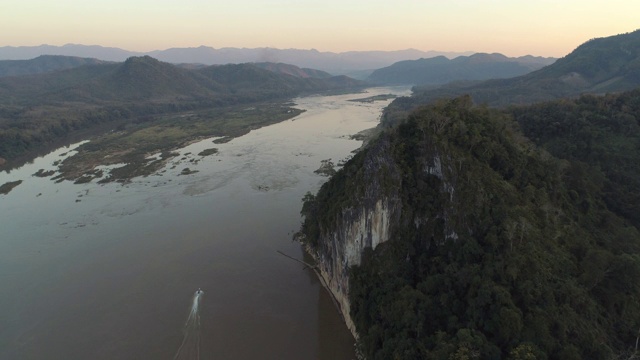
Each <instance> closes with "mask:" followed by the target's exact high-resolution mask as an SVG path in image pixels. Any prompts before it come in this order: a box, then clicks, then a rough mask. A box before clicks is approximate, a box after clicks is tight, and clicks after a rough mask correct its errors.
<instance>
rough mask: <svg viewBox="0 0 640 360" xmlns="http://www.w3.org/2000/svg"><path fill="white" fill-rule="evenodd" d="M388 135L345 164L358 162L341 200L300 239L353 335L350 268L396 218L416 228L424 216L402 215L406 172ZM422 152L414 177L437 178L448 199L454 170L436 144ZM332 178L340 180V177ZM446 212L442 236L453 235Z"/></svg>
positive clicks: (388, 232) (346, 179) (385, 235)
mask: <svg viewBox="0 0 640 360" xmlns="http://www.w3.org/2000/svg"><path fill="white" fill-rule="evenodd" d="M391 137H392V134H389V133H387V134H384V135H383V136H382V137H381V138H380V139H378V140H377V141H374V142H373V143H372V144H371V145H370V146H369V147H368V148H366V149H365V150H364V151H363V153H362V154H360V156H362V159H361V161H362V163H361V164H358V165H357V166H356V165H354V164H351V165H347V167H348V166H351V167H357V168H358V169H359V172H358V173H355V174H353V173H352V174H350V175H345V177H344V179H343V180H342V181H344V182H346V185H343V186H342V189H345V188H347V189H350V190H347V193H346V194H342V195H343V200H344V201H342V202H341V203H340V204H339V205H338V206H337V210H336V211H334V212H333V213H332V214H331V215H330V218H329V221H325V222H322V221H320V220H318V219H312V221H318V222H319V224H318V228H319V231H318V236H317V239H305V240H306V241H305V240H303V241H305V243H306V244H307V245H308V246H307V250H308V252H309V253H311V254H312V255H313V256H314V258H315V259H316V261H317V264H318V270H319V272H320V273H321V276H322V277H323V278H324V282H325V285H326V286H327V287H328V289H329V290H330V291H331V293H332V294H333V296H334V298H335V300H336V302H337V304H338V306H339V307H340V310H341V312H342V314H343V316H344V319H345V322H346V323H347V326H348V327H349V329H350V330H351V332H352V333H353V334H354V336H356V337H357V332H356V329H355V326H354V323H353V321H352V319H351V316H350V303H349V268H350V267H352V266H354V265H360V264H361V261H362V257H363V254H364V252H365V250H366V249H371V250H375V249H376V247H377V246H378V245H380V244H382V243H384V242H386V241H389V240H390V239H391V238H392V232H393V230H394V229H396V228H397V227H398V226H399V225H401V224H400V223H401V222H408V223H409V224H410V226H413V227H415V228H419V227H421V226H422V225H423V224H425V223H426V222H427V220H428V219H425V218H424V217H423V214H419V213H416V212H415V211H413V210H410V213H409V214H403V197H404V200H405V201H406V196H407V195H406V194H404V195H403V176H405V175H406V174H403V169H402V160H401V159H397V158H396V156H395V155H394V149H393V146H392V139H391ZM422 153H423V154H422V156H420V157H419V159H420V160H419V161H420V164H419V165H418V168H419V169H420V171H419V173H418V174H416V176H417V177H420V178H422V177H433V178H437V179H438V181H437V182H438V184H439V185H440V186H439V187H440V192H442V193H444V194H446V196H445V197H446V198H449V199H450V200H452V199H453V196H454V186H453V183H452V182H451V181H448V180H446V178H447V177H448V175H449V174H451V173H452V172H453V170H454V169H452V168H451V167H450V166H446V165H443V159H442V156H441V155H440V154H439V152H438V151H437V150H436V149H435V148H433V147H431V148H424V149H422ZM347 170H348V169H347ZM343 175H344V174H343ZM332 181H337V182H341V179H334V180H332ZM322 191H323V190H321V192H322ZM325 192H331V191H330V190H329V191H327V190H325ZM331 201H334V200H331ZM319 211H320V212H326V209H321V210H319ZM449 212H450V211H449V210H447V207H443V212H442V213H441V214H438V215H437V217H439V218H442V219H444V232H445V236H444V239H457V237H458V235H457V234H456V231H455V230H454V229H453V228H451V226H449V221H446V218H447V217H448V213H449ZM305 235H308V234H305ZM310 240H312V241H310Z"/></svg>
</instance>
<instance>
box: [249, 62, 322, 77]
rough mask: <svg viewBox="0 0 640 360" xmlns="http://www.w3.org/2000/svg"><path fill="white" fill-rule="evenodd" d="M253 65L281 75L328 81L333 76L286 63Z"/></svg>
mask: <svg viewBox="0 0 640 360" xmlns="http://www.w3.org/2000/svg"><path fill="white" fill-rule="evenodd" d="M253 65H255V66H257V67H259V68H262V69H266V70H269V71H273V72H276V73H279V74H287V75H293V76H296V77H301V78H318V79H326V78H330V77H331V76H332V75H331V74H329V73H328V72H326V71H322V70H316V69H308V68H299V67H297V66H295V65H290V64H284V63H270V62H262V63H253Z"/></svg>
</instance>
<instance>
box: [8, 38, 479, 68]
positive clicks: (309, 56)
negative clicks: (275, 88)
mask: <svg viewBox="0 0 640 360" xmlns="http://www.w3.org/2000/svg"><path fill="white" fill-rule="evenodd" d="M471 54H473V52H469V51H467V52H440V51H420V50H416V49H407V50H398V51H348V52H342V53H335V52H321V51H318V50H315V49H311V50H303V49H276V48H220V49H215V48H212V47H208V46H200V47H191V48H171V49H166V50H155V51H150V52H135V51H128V50H123V49H119V48H113V47H102V46H97V45H91V46H88V45H77V44H67V45H63V46H52V45H40V46H18V47H16V46H4V47H0V59H4V60H26V59H32V58H35V57H38V56H40V55H65V56H78V57H86V58H96V59H100V60H105V61H124V60H126V59H127V58H129V57H131V56H143V55H149V56H151V57H154V58H156V59H158V60H160V61H165V62H170V63H175V64H193V63H197V64H203V65H223V64H239V63H248V62H274V63H277V62H284V63H287V64H292V65H296V66H298V67H301V68H312V69H319V70H323V71H327V72H329V73H331V74H334V75H338V74H348V73H350V72H355V71H362V70H373V69H379V68H381V67H385V66H389V65H391V64H393V63H395V62H398V61H401V60H409V59H419V58H430V57H435V56H446V57H451V58H452V57H456V56H460V55H471Z"/></svg>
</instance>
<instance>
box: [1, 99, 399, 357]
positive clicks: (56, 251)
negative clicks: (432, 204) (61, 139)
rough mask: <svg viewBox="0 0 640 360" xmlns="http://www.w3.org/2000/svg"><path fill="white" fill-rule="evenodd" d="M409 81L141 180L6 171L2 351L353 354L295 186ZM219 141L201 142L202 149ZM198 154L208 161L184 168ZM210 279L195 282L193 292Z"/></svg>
mask: <svg viewBox="0 0 640 360" xmlns="http://www.w3.org/2000/svg"><path fill="white" fill-rule="evenodd" d="M386 93H395V94H398V95H408V94H409V90H408V89H407V88H372V89H368V93H366V94H348V95H336V96H312V97H304V98H298V99H295V100H294V102H295V103H296V107H298V108H301V109H304V110H306V111H305V112H304V113H302V114H301V115H299V116H297V117H295V118H294V119H292V120H288V121H285V122H282V123H278V124H275V125H272V126H268V127H264V128H260V129H257V130H253V131H251V132H250V133H249V134H247V135H245V136H242V137H239V138H236V139H233V140H232V141H230V142H228V143H224V144H213V143H212V139H206V140H203V141H200V142H198V143H194V144H191V145H189V146H187V147H185V148H183V149H180V150H179V152H180V154H181V156H178V157H177V158H176V159H175V160H174V161H172V162H170V163H169V164H168V165H167V167H166V168H165V169H164V170H163V171H161V172H160V173H158V174H155V175H152V176H149V177H143V178H136V179H134V180H133V181H132V182H131V183H129V184H126V185H122V184H116V183H110V184H104V185H99V184H96V183H88V184H72V183H70V182H62V183H55V182H53V181H52V180H50V179H49V178H40V177H35V176H32V174H34V173H35V172H37V171H38V170H39V169H45V170H55V169H56V167H55V166H54V165H53V163H54V162H55V161H56V160H60V159H63V158H64V157H65V156H69V155H71V154H73V149H74V148H75V147H76V146H77V144H76V145H72V146H69V147H66V148H61V149H57V150H55V151H53V152H51V153H50V154H48V155H46V156H43V157H40V158H38V159H35V160H34V161H33V163H30V164H27V165H24V166H23V167H21V168H19V169H15V170H12V171H10V172H9V173H7V172H2V173H0V184H4V183H6V182H8V181H15V180H23V183H22V184H20V185H19V186H17V187H16V188H14V189H13V190H12V191H11V192H10V193H9V194H8V195H0V229H1V231H0V359H16V360H21V359H353V358H355V355H354V339H353V337H352V336H351V334H350V333H349V331H348V330H347V328H346V326H345V325H344V324H343V323H342V319H341V318H340V315H339V314H338V312H337V310H336V309H335V307H334V306H333V304H332V302H331V298H330V296H329V294H328V293H327V292H326V291H325V290H324V289H323V288H322V286H321V284H320V283H319V281H318V279H317V278H316V277H315V275H314V274H313V272H312V271H310V270H309V269H304V268H303V265H302V264H300V263H297V262H295V261H293V260H291V259H288V258H286V257H284V256H282V255H280V254H279V253H278V252H277V251H281V252H283V253H285V254H288V255H290V256H292V257H294V258H298V259H302V258H303V255H304V254H303V252H302V250H301V247H300V245H299V244H297V243H295V242H292V240H291V237H292V234H293V232H294V231H296V230H297V229H298V227H299V225H300V215H299V211H300V208H301V199H302V197H303V195H304V194H305V193H306V192H307V191H312V192H315V191H316V190H317V189H318V188H319V187H320V185H321V184H322V183H323V182H324V181H326V179H327V178H326V177H323V176H321V175H319V174H316V173H314V170H316V169H318V168H319V167H320V165H321V161H322V160H326V159H331V160H332V161H333V162H334V163H336V164H337V163H338V162H339V161H340V160H343V159H345V158H347V157H349V156H350V154H351V152H352V151H353V150H354V149H357V148H358V147H359V146H360V144H361V142H359V141H355V140H351V139H350V138H349V135H352V134H355V133H357V132H359V131H361V130H364V129H367V128H371V127H374V126H375V125H376V124H377V123H378V121H379V116H380V113H381V110H382V108H383V107H384V106H386V105H387V104H388V103H389V101H376V102H374V103H359V102H350V101H347V100H349V99H357V98H363V97H368V96H372V95H376V94H386ZM212 147H215V148H218V153H217V154H214V155H209V156H206V157H201V156H198V155H197V154H198V153H199V152H200V151H202V150H204V149H207V148H212ZM185 167H188V168H189V169H190V170H196V171H198V172H196V173H192V174H189V175H181V174H180V173H181V171H182V170H183V169H184V168H185ZM198 289H201V292H197V290H198Z"/></svg>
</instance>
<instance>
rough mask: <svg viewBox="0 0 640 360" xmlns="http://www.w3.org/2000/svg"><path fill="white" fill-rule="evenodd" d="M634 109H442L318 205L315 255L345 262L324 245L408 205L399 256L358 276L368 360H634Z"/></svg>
mask: <svg viewBox="0 0 640 360" xmlns="http://www.w3.org/2000/svg"><path fill="white" fill-rule="evenodd" d="M638 104H640V92H638V91H634V92H630V93H624V94H621V95H615V96H614V95H610V96H607V97H593V96H588V97H583V98H581V99H578V100H575V101H567V100H563V101H559V102H556V103H546V104H539V105H533V106H530V107H521V108H518V109H512V110H505V111H498V110H491V109H488V108H486V107H474V106H472V105H471V99H470V98H469V97H462V98H457V99H454V100H450V101H442V102H437V103H436V104H433V105H431V106H428V107H421V108H419V109H417V110H415V111H414V112H412V113H411V114H410V115H409V116H407V117H406V118H405V119H404V120H403V121H401V122H400V123H399V124H398V125H396V126H395V127H393V128H391V129H388V130H386V131H385V132H384V133H383V134H382V135H381V136H380V137H379V138H378V139H377V140H376V141H374V142H372V143H371V144H370V145H369V146H368V147H367V148H366V149H365V150H364V151H362V152H361V153H359V154H357V155H356V156H354V158H353V159H352V160H350V161H349V162H348V163H347V164H346V165H345V166H344V168H343V169H342V170H340V171H339V172H338V174H336V175H335V176H334V177H333V178H332V179H331V180H330V181H329V182H327V183H326V184H325V185H323V186H322V188H321V189H320V191H319V192H318V194H317V196H315V197H313V196H308V197H307V198H306V200H307V201H306V202H305V205H304V207H303V214H304V215H305V216H306V217H305V221H304V224H303V227H302V231H303V233H304V234H305V235H306V236H305V237H304V238H306V239H308V243H309V244H310V245H311V246H312V247H313V248H316V249H326V248H336V244H330V243H328V244H324V243H321V242H323V241H328V242H331V241H337V240H335V239H339V237H333V236H330V234H334V233H340V231H343V229H342V230H341V229H336V226H338V225H337V224H339V222H337V221H336V220H337V219H338V218H340V216H343V217H345V218H346V219H349V216H348V214H351V213H353V211H354V209H359V208H361V207H363V206H364V207H365V208H366V206H367V205H366V204H371V203H376V201H377V200H380V199H389V198H392V199H399V201H400V203H401V205H399V206H398V207H397V208H398V209H400V210H399V213H398V214H397V217H395V216H390V218H388V219H384V220H385V221H389V222H390V225H389V226H390V228H391V230H390V232H391V235H390V238H389V239H388V241H387V242H384V243H382V244H380V245H378V247H377V248H376V249H375V251H372V250H371V248H368V250H365V253H364V256H363V260H362V263H361V264H360V265H359V266H354V267H352V268H351V271H350V273H349V274H350V275H349V283H350V292H349V299H350V302H351V318H352V319H353V321H354V323H355V325H356V329H357V331H358V333H359V335H360V336H359V341H358V343H359V347H360V349H361V351H362V353H363V354H364V355H365V357H366V358H367V359H472V358H478V359H614V358H617V359H622V358H624V359H627V358H632V357H631V355H632V354H634V353H635V344H636V341H637V336H638V329H639V328H640V302H639V301H638V299H639V296H640V232H639V231H638V228H637V226H638V224H639V221H638V215H637V214H638V213H639V212H638V208H637V207H638V203H640V202H639V201H638V195H639V194H640V191H639V189H640V187H639V186H638V185H639V183H638V179H640V167H638V164H640V122H639V119H638V118H637V114H638V113H639V112H638V111H639V110H640V108H638V106H639V105H638ZM605 114H606V115H607V116H604V115H605ZM514 118H515V120H517V121H515V120H514ZM519 123H520V124H522V128H523V130H522V131H523V132H524V133H523V132H521V130H520V125H519ZM525 135H527V136H529V137H531V140H530V139H529V138H528V137H526V136H525ZM536 144H539V145H540V146H537V145H536ZM367 174H369V175H367ZM372 174H373V175H372ZM345 214H347V215H345ZM351 216H353V215H351ZM347 221H348V220H347ZM338 248H339V247H338ZM320 251H321V250H320ZM321 256H324V255H321ZM327 256H328V255H327Z"/></svg>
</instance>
